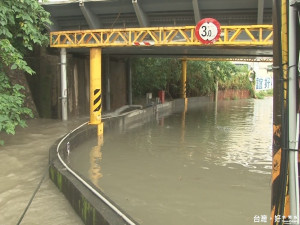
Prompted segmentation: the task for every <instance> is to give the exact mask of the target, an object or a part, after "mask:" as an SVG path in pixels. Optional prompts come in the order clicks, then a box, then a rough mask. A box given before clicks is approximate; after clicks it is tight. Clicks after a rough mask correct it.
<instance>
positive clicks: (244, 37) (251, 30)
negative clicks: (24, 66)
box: [50, 25, 273, 48]
mask: <svg viewBox="0 0 300 225" xmlns="http://www.w3.org/2000/svg"><path fill="white" fill-rule="evenodd" d="M221 30H222V33H221V37H220V38H219V40H217V41H216V42H215V43H214V44H213V45H214V46H272V44H273V41H272V38H273V26H272V25H244V26H221ZM145 45H146V46H147V45H149V46H200V45H203V44H202V43H201V42H200V41H198V40H197V38H196V35H195V26H184V27H145V28H124V29H99V30H76V31H57V32H51V33H50V46H51V47H57V48H79V47H89V48H90V47H125V46H126V47H128V46H145Z"/></svg>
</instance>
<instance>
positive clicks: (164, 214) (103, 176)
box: [70, 98, 272, 225]
mask: <svg viewBox="0 0 300 225" xmlns="http://www.w3.org/2000/svg"><path fill="white" fill-rule="evenodd" d="M271 151H272V98H266V99H264V100H257V99H249V100H237V101H223V102H220V103H219V105H218V108H217V110H216V108H215V106H214V103H212V104H207V105H205V106H201V107H190V106H189V109H188V110H187V111H186V112H184V111H183V112H179V113H175V114H173V115H171V116H168V117H165V118H159V119H158V120H154V121H153V122H150V123H147V124H140V126H138V127H135V128H133V129H128V130H116V131H111V132H105V133H104V143H103V145H101V146H100V145H99V146H98V147H97V141H96V140H90V141H87V142H85V143H83V144H82V145H81V146H79V148H77V149H72V152H71V155H70V156H71V158H70V163H71V166H72V167H73V168H74V169H75V170H77V171H78V172H79V173H81V174H82V175H83V176H85V177H87V178H89V179H90V180H91V181H92V182H94V184H95V185H97V186H98V187H99V188H100V189H101V190H102V191H103V192H104V193H105V194H107V195H108V196H109V197H110V198H111V199H112V200H113V201H114V202H116V203H117V204H118V205H119V206H120V207H121V208H123V209H124V210H125V211H126V212H127V213H129V215H131V216H132V217H133V218H134V219H135V220H136V221H138V222H139V223H141V224H146V225H153V224H155V225H183V224H185V225H198V224H203V225H220V224H230V225H242V224H243V225H252V224H253V223H254V216H256V215H259V216H261V215H266V218H268V217H269V213H270V195H271V193H270V190H271V186H270V181H271ZM267 222H268V223H270V221H269V219H268V221H267Z"/></svg>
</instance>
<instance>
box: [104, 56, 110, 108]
mask: <svg viewBox="0 0 300 225" xmlns="http://www.w3.org/2000/svg"><path fill="white" fill-rule="evenodd" d="M105 68H106V70H105V71H106V72H105V78H106V110H107V111H110V67H109V55H107V56H106V57H105Z"/></svg>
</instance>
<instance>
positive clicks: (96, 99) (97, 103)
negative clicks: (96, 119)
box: [93, 89, 102, 112]
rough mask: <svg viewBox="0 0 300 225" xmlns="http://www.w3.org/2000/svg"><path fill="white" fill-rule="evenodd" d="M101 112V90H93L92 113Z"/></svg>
mask: <svg viewBox="0 0 300 225" xmlns="http://www.w3.org/2000/svg"><path fill="white" fill-rule="evenodd" d="M98 111H100V112H101V111H102V94H101V89H95V90H94V96H93V112H98Z"/></svg>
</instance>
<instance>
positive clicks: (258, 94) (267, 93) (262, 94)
mask: <svg viewBox="0 0 300 225" xmlns="http://www.w3.org/2000/svg"><path fill="white" fill-rule="evenodd" d="M269 96H273V89H270V90H266V91H259V92H256V93H255V97H256V98H258V99H264V97H269Z"/></svg>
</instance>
